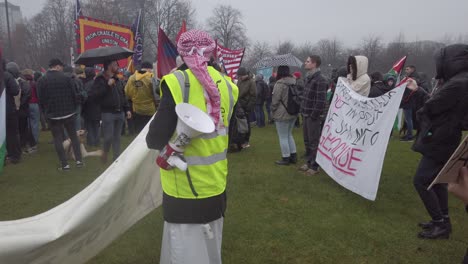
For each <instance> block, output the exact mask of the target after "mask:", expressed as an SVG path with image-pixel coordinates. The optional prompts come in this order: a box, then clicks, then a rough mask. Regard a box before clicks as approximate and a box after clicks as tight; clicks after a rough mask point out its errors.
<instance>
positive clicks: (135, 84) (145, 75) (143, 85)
mask: <svg viewBox="0 0 468 264" xmlns="http://www.w3.org/2000/svg"><path fill="white" fill-rule="evenodd" d="M153 78H154V75H153V65H152V64H151V63H150V62H146V61H145V62H143V63H142V64H141V69H140V70H139V71H136V72H135V74H133V75H132V76H130V78H129V79H128V82H127V85H126V86H125V95H126V96H127V98H128V99H129V100H130V102H131V105H132V108H131V111H132V120H133V122H134V125H135V132H136V133H140V132H141V130H143V128H144V127H145V126H146V124H147V123H148V122H149V121H150V120H151V117H152V116H153V115H154V113H156V109H158V102H157V101H156V99H155V96H154V93H153Z"/></svg>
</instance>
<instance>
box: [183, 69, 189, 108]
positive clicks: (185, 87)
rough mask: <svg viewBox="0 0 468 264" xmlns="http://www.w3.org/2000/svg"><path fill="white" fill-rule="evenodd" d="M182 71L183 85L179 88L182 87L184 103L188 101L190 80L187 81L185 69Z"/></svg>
mask: <svg viewBox="0 0 468 264" xmlns="http://www.w3.org/2000/svg"><path fill="white" fill-rule="evenodd" d="M183 73H184V77H185V83H184V86H181V88H182V87H184V88H182V94H183V95H184V103H188V100H189V94H190V82H189V77H188V74H187V71H183Z"/></svg>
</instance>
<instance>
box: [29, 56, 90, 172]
mask: <svg viewBox="0 0 468 264" xmlns="http://www.w3.org/2000/svg"><path fill="white" fill-rule="evenodd" d="M62 71H63V63H62V62H61V61H60V60H59V59H52V60H50V62H49V70H48V71H47V73H46V74H45V76H44V77H42V78H40V79H39V81H38V83H37V88H38V96H39V104H40V105H41V107H42V109H44V113H45V115H46V118H47V119H48V120H49V124H50V130H51V132H52V137H53V138H54V146H55V151H57V155H58V157H59V159H60V162H61V167H60V168H59V170H63V171H68V170H70V165H69V164H68V161H67V157H66V155H65V149H64V148H63V145H62V143H63V141H64V140H65V138H64V135H63V131H64V128H65V129H66V131H67V134H68V136H69V137H70V140H71V142H72V145H73V151H74V153H75V157H76V167H78V168H80V167H83V165H84V164H83V161H82V157H81V151H80V141H79V140H78V136H77V135H76V129H75V119H76V104H77V101H76V98H77V97H76V90H75V84H74V82H73V80H72V79H71V78H69V77H67V76H65V75H64V74H63V72H62Z"/></svg>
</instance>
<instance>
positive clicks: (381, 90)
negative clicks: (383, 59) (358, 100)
mask: <svg viewBox="0 0 468 264" xmlns="http://www.w3.org/2000/svg"><path fill="white" fill-rule="evenodd" d="M370 77H371V88H370V93H369V98H374V97H379V96H381V95H384V94H385V93H386V92H388V91H390V89H389V88H388V87H387V86H386V85H385V84H384V82H383V75H382V73H380V72H373V73H372V74H371V75H370Z"/></svg>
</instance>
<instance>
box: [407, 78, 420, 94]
mask: <svg viewBox="0 0 468 264" xmlns="http://www.w3.org/2000/svg"><path fill="white" fill-rule="evenodd" d="M406 88H408V89H410V90H411V91H416V90H417V89H418V83H417V82H416V80H415V79H411V78H408V84H407V85H406Z"/></svg>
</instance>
